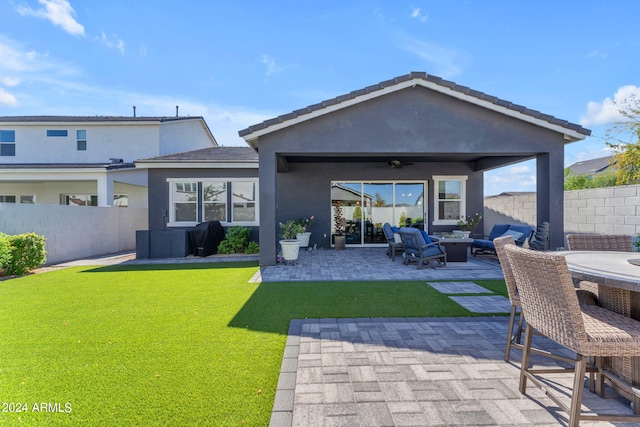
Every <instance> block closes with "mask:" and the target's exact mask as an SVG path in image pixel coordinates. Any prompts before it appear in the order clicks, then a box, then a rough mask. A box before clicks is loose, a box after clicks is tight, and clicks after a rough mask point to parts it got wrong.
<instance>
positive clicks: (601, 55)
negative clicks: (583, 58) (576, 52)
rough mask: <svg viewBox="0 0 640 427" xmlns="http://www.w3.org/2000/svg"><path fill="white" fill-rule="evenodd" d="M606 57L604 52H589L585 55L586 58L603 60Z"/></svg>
mask: <svg viewBox="0 0 640 427" xmlns="http://www.w3.org/2000/svg"><path fill="white" fill-rule="evenodd" d="M606 57H607V54H606V53H604V52H600V51H599V50H592V51H591V52H589V53H587V58H599V59H605V58H606Z"/></svg>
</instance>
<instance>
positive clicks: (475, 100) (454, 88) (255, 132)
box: [239, 73, 591, 150]
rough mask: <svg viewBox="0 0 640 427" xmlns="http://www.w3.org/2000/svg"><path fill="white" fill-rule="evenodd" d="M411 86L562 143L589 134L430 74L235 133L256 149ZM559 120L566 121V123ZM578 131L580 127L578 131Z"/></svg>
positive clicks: (388, 84) (575, 126)
mask: <svg viewBox="0 0 640 427" xmlns="http://www.w3.org/2000/svg"><path fill="white" fill-rule="evenodd" d="M412 74H413V73H412ZM417 74H420V73H417ZM405 77H406V76H405ZM398 80H400V81H398ZM415 86H421V87H425V88H428V89H431V90H434V91H437V92H440V93H443V94H446V95H449V96H452V97H454V98H457V99H460V100H463V101H466V102H469V103H471V104H475V105H478V106H481V107H484V108H486V109H489V110H492V111H495V112H498V113H501V114H504V115H506V116H509V117H513V118H516V119H519V120H522V121H525V122H528V123H531V124H534V125H536V126H540V127H543V128H546V129H549V130H552V131H554V132H557V133H560V134H562V135H563V137H564V139H565V140H566V141H567V142H566V143H571V142H575V141H579V140H582V139H584V138H586V137H587V136H589V135H590V134H591V131H590V130H588V129H584V128H582V127H581V126H578V125H572V124H571V123H569V122H564V121H562V120H559V119H555V118H553V117H552V116H547V115H544V114H542V113H538V112H535V111H532V110H528V109H526V108H524V107H521V108H518V109H514V107H517V106H515V105H513V104H511V103H509V102H506V101H503V100H500V99H498V98H496V97H493V96H489V95H485V94H482V93H481V92H477V91H472V90H470V89H468V88H464V87H462V86H458V85H456V84H455V83H453V82H447V81H445V80H442V79H439V78H435V77H433V76H426V78H423V77H413V78H409V79H404V80H403V79H402V78H398V79H394V80H390V81H387V82H382V83H380V85H379V87H380V89H377V90H375V89H371V87H368V88H365V89H363V90H360V91H355V92H352V93H351V94H348V95H344V96H342V97H338V98H336V99H337V100H338V102H333V101H334V100H330V101H325V102H323V103H321V104H318V106H320V105H322V107H320V108H315V109H314V108H310V107H307V109H306V110H308V112H306V113H305V112H304V110H305V109H302V110H299V111H298V113H299V114H295V112H294V114H288V115H284V116H280V117H279V118H275V119H271V120H267V121H266V122H263V123H260V124H258V125H254V126H250V127H249V128H247V129H245V130H244V131H240V132H239V134H240V136H241V137H242V138H243V139H244V140H245V141H246V142H247V143H248V144H249V145H251V146H252V147H253V148H254V149H256V150H257V149H258V140H259V138H260V137H261V136H264V135H268V134H270V133H273V132H276V131H279V130H281V129H284V128H287V127H289V126H293V125H295V124H298V123H302V122H305V121H307V120H311V119H314V118H316V117H320V116H323V115H325V114H330V113H332V112H335V111H338V110H341V109H344V108H348V107H350V106H352V105H355V104H359V103H361V102H364V101H368V100H370V99H374V98H378V97H380V96H384V95H387V94H390V93H393V92H397V91H399V90H403V89H407V88H410V87H415ZM469 93H472V94H473V95H469ZM509 106H512V108H509ZM523 111H528V112H530V113H537V115H539V116H542V117H546V118H550V119H553V120H554V121H557V122H559V123H552V122H550V121H548V120H545V119H541V118H539V117H536V116H534V115H531V114H525V113H524V112H523ZM560 123H566V125H563V124H560ZM265 125H266V126H265ZM580 130H582V132H581V131H580Z"/></svg>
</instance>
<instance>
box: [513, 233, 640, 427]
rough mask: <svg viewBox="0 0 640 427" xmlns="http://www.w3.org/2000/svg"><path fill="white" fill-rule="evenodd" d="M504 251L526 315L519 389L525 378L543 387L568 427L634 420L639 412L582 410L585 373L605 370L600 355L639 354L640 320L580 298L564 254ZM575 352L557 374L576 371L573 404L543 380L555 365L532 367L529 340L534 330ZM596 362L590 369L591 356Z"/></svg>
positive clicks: (638, 419)
mask: <svg viewBox="0 0 640 427" xmlns="http://www.w3.org/2000/svg"><path fill="white" fill-rule="evenodd" d="M505 252H506V255H507V259H508V260H509V264H510V265H511V269H512V271H513V275H514V278H515V281H516V286H517V287H518V293H519V295H520V302H521V304H522V311H523V313H524V315H525V316H526V319H527V322H526V326H525V336H524V343H523V345H524V349H523V353H522V364H521V367H520V392H521V393H522V394H526V389H527V380H530V381H531V382H532V383H533V384H534V385H536V386H537V387H539V388H541V389H542V390H544V391H545V393H546V394H547V396H549V397H550V398H551V400H553V401H554V403H556V404H557V405H558V406H559V407H560V408H561V409H562V410H563V411H565V412H567V413H568V415H569V422H568V425H569V427H575V426H578V425H579V423H580V420H590V421H635V422H640V416H633V415H621V414H595V413H589V414H586V413H582V411H581V407H582V406H581V405H582V396H583V393H584V377H585V373H586V372H587V371H589V372H591V371H593V370H597V371H598V372H599V373H601V371H602V363H601V358H602V357H609V356H633V357H635V356H640V322H638V321H636V320H633V319H631V318H629V317H625V316H623V315H621V314H618V313H614V312H612V311H610V310H607V309H604V308H602V307H598V306H595V305H583V306H581V305H580V304H579V302H578V297H577V295H576V292H575V290H574V285H573V281H572V280H571V276H570V274H569V269H568V268H567V263H566V260H565V258H564V257H563V256H561V255H558V254H553V253H542V252H535V251H531V250H526V249H522V248H518V247H516V246H514V245H508V246H506V247H505ZM534 328H535V329H537V330H538V331H540V333H542V334H543V335H545V336H546V337H548V338H550V339H552V340H554V341H556V342H557V343H559V344H561V345H562V346H564V347H566V348H567V349H569V350H572V351H573V352H575V353H576V357H575V360H574V369H570V368H558V369H555V370H554V371H556V372H572V371H573V372H574V379H573V386H572V392H571V403H570V405H569V406H567V405H566V404H565V402H563V401H562V400H561V399H560V398H559V397H558V395H556V393H554V392H553V391H552V390H551V389H549V388H547V387H546V386H545V384H543V383H542V381H541V375H542V374H548V373H551V371H552V370H551V369H548V368H541V369H532V368H530V367H529V362H530V358H531V338H532V335H533V329H534ZM588 357H593V358H594V360H595V365H592V366H589V367H587V358H588Z"/></svg>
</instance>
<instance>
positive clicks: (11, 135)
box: [0, 129, 16, 157]
mask: <svg viewBox="0 0 640 427" xmlns="http://www.w3.org/2000/svg"><path fill="white" fill-rule="evenodd" d="M15 156H16V131H15V130H14V129H0V157H15Z"/></svg>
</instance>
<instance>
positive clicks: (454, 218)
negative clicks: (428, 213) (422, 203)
mask: <svg viewBox="0 0 640 427" xmlns="http://www.w3.org/2000/svg"><path fill="white" fill-rule="evenodd" d="M433 184H434V189H435V191H434V193H435V195H434V197H435V201H434V205H435V206H434V221H433V223H434V224H441V225H447V224H456V223H457V222H458V220H459V219H460V218H463V217H466V212H465V209H466V204H465V199H466V197H465V196H466V184H467V177H466V176H434V177H433Z"/></svg>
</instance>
